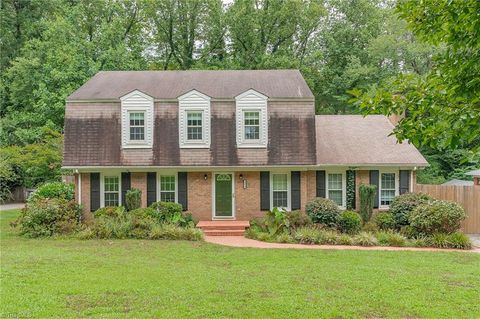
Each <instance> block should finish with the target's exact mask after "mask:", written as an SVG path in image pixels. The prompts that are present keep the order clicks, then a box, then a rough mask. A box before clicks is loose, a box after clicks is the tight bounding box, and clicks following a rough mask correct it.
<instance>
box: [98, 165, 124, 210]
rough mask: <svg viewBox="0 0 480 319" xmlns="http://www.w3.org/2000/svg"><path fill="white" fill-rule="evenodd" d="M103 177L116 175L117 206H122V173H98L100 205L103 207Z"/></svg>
mask: <svg viewBox="0 0 480 319" xmlns="http://www.w3.org/2000/svg"><path fill="white" fill-rule="evenodd" d="M105 177H118V206H122V204H123V203H122V173H120V172H104V173H100V207H105Z"/></svg>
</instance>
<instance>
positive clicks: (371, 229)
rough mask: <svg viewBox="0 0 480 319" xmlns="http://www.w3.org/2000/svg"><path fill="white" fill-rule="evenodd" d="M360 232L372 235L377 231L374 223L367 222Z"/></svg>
mask: <svg viewBox="0 0 480 319" xmlns="http://www.w3.org/2000/svg"><path fill="white" fill-rule="evenodd" d="M362 230H363V231H365V232H370V233H374V232H377V231H378V230H379V229H378V226H377V224H376V223H375V222H373V221H369V222H366V223H365V224H363V227H362Z"/></svg>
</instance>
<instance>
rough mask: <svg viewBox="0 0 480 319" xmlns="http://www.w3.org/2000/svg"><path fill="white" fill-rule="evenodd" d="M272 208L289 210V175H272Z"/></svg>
mask: <svg viewBox="0 0 480 319" xmlns="http://www.w3.org/2000/svg"><path fill="white" fill-rule="evenodd" d="M272 207H279V208H288V174H272Z"/></svg>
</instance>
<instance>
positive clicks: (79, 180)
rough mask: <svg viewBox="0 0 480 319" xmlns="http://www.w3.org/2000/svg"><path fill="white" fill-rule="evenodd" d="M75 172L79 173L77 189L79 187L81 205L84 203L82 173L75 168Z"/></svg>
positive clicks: (79, 203)
mask: <svg viewBox="0 0 480 319" xmlns="http://www.w3.org/2000/svg"><path fill="white" fill-rule="evenodd" d="M75 173H77V174H78V185H77V189H78V205H81V204H82V174H80V173H79V172H78V169H77V170H75Z"/></svg>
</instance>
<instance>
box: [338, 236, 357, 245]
mask: <svg viewBox="0 0 480 319" xmlns="http://www.w3.org/2000/svg"><path fill="white" fill-rule="evenodd" d="M337 244H339V245H352V244H353V239H352V237H350V236H349V235H347V234H341V235H340V236H338V240H337Z"/></svg>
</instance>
